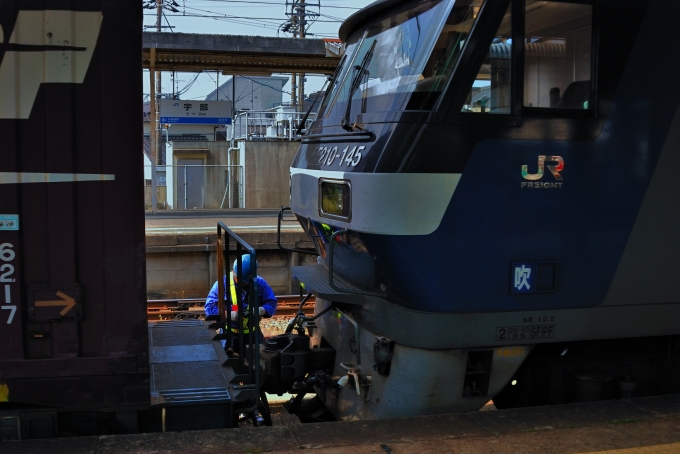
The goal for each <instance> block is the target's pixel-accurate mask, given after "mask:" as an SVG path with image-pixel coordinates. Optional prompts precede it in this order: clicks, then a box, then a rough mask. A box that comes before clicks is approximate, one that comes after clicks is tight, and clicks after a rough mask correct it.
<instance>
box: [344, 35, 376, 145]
mask: <svg viewBox="0 0 680 454" xmlns="http://www.w3.org/2000/svg"><path fill="white" fill-rule="evenodd" d="M377 41H378V40H377V39H374V40H373V44H371V48H370V49H368V52H366V55H364V59H363V61H362V62H361V65H359V66H355V67H354V69H355V70H357V73H356V74H355V75H354V79H352V85H350V88H349V96H348V97H347V110H346V111H345V116H344V117H343V119H342V121H341V122H340V126H342V129H344V130H345V131H348V132H352V131H354V128H359V126H357V125H356V124H354V125H351V124H350V123H349V117H350V113H351V111H352V96H354V92H356V91H357V90H358V89H359V86H360V85H361V81H362V80H363V78H364V76H367V75H368V71H366V67H367V66H368V63H369V62H370V61H371V58H372V57H373V49H375V44H376V43H377ZM360 129H361V128H360Z"/></svg>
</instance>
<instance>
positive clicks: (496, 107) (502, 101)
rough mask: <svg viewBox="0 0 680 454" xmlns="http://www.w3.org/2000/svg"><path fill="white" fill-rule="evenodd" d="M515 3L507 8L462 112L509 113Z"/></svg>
mask: <svg viewBox="0 0 680 454" xmlns="http://www.w3.org/2000/svg"><path fill="white" fill-rule="evenodd" d="M511 10H512V4H511V5H510V6H509V7H508V10H507V12H506V13H505V16H503V22H502V23H501V26H500V27H499V29H498V31H497V32H496V37H495V38H494V40H493V41H492V43H491V47H490V48H489V52H488V53H487V54H486V58H485V59H484V63H482V67H481V68H480V70H479V73H478V74H477V77H475V81H474V83H473V84H472V88H471V89H470V93H469V94H468V97H467V100H466V101H465V104H464V105H463V109H462V111H463V112H477V113H495V114H509V113H510V107H511V106H510V99H511V98H510V93H511V87H512V86H511V79H510V75H511V72H510V68H511V64H512V59H511V55H512V35H511V33H512V17H511Z"/></svg>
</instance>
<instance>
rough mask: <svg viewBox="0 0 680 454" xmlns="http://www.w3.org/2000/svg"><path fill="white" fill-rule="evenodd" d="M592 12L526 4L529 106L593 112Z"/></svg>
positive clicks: (576, 6)
mask: <svg viewBox="0 0 680 454" xmlns="http://www.w3.org/2000/svg"><path fill="white" fill-rule="evenodd" d="M592 17H593V11H592V6H591V5H588V4H583V3H567V2H559V1H539V0H526V4H525V38H524V106H525V107H539V108H556V109H575V110H584V109H586V110H587V109H592V107H593V106H592V101H591V93H590V91H591V90H590V87H591V60H592V58H591V53H592V50H591V49H592Z"/></svg>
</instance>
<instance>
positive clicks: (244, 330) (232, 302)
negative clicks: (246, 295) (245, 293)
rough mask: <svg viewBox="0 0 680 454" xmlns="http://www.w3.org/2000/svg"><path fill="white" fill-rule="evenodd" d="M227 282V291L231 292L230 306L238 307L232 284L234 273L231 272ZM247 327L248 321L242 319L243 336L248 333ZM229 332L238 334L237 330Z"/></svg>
mask: <svg viewBox="0 0 680 454" xmlns="http://www.w3.org/2000/svg"><path fill="white" fill-rule="evenodd" d="M229 282H230V285H229V290H230V291H231V304H232V305H238V303H237V301H238V300H237V299H236V284H234V273H233V272H231V273H229ZM230 309H231V308H230ZM247 325H248V319H247V318H244V319H243V327H244V329H243V334H249V333H250V330H249V329H247ZM231 331H232V332H234V333H238V328H232V329H231Z"/></svg>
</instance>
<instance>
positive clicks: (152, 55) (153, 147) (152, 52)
mask: <svg viewBox="0 0 680 454" xmlns="http://www.w3.org/2000/svg"><path fill="white" fill-rule="evenodd" d="M154 69H156V48H155V47H152V48H151V49H149V83H150V86H151V89H150V90H149V91H150V92H151V98H150V99H149V113H150V114H151V115H150V116H151V118H150V120H151V124H150V125H149V133H150V137H151V144H150V146H149V151H150V152H151V159H150V160H151V212H152V213H155V212H156V153H157V151H158V147H157V141H156V81H155V79H154Z"/></svg>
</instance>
